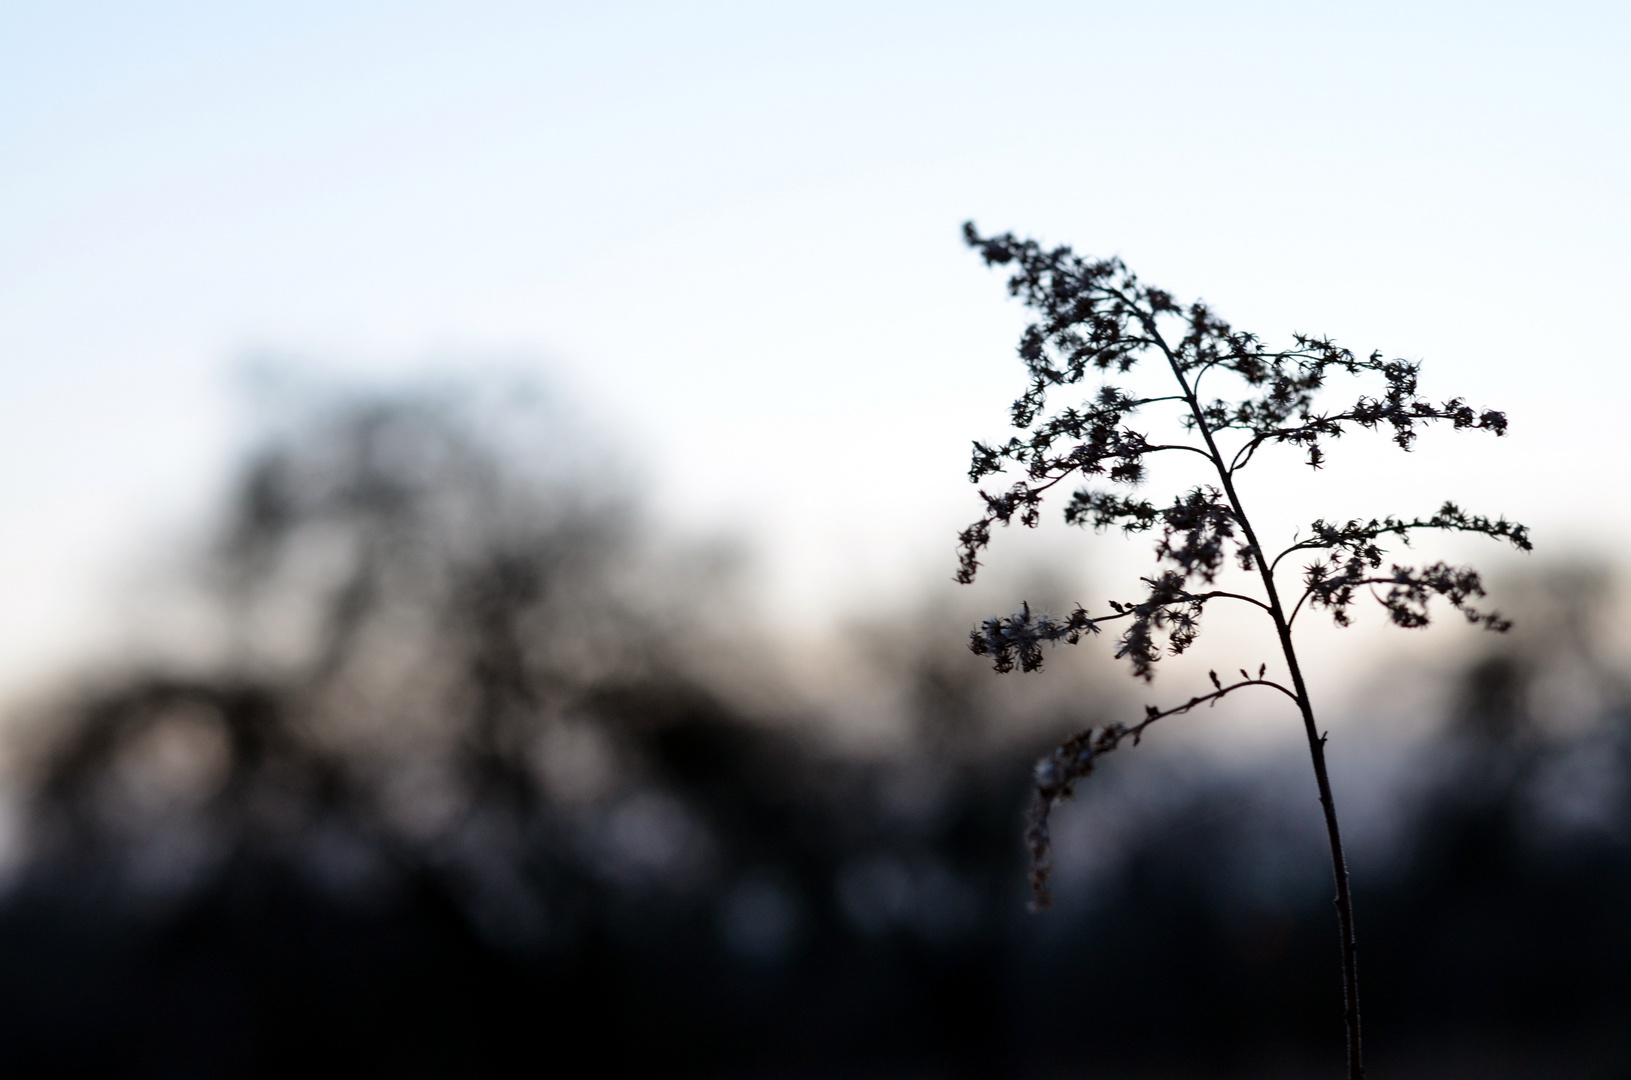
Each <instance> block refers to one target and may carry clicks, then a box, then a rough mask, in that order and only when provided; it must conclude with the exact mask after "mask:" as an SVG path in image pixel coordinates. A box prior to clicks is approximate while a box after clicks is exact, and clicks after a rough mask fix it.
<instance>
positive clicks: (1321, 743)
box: [1145, 318, 1365, 1080]
mask: <svg viewBox="0 0 1631 1080" xmlns="http://www.w3.org/2000/svg"><path fill="white" fill-rule="evenodd" d="M1145 326H1146V328H1147V329H1148V330H1149V332H1150V334H1151V336H1152V337H1153V338H1154V339H1155V341H1156V343H1157V344H1158V345H1159V346H1160V347H1161V350H1162V351H1163V352H1164V353H1166V357H1167V363H1168V364H1169V365H1170V366H1171V368H1172V374H1173V377H1174V378H1176V379H1177V380H1178V385H1179V386H1181V387H1183V391H1184V400H1185V401H1186V402H1188V404H1189V410H1190V415H1192V416H1193V417H1194V418H1195V426H1196V428H1197V429H1198V430H1199V431H1200V433H1201V438H1203V439H1204V440H1205V441H1206V449H1207V454H1208V456H1209V457H1210V458H1211V459H1212V464H1213V466H1214V467H1215V468H1216V469H1217V473H1218V479H1219V480H1220V481H1221V482H1222V484H1223V491H1224V494H1225V495H1226V496H1227V497H1228V499H1229V507H1230V509H1231V510H1232V511H1233V512H1234V515H1235V520H1237V521H1239V522H1240V528H1241V531H1242V532H1244V533H1245V535H1246V543H1247V544H1249V545H1250V548H1251V551H1252V552H1253V553H1254V555H1255V557H1256V558H1255V561H1256V563H1257V569H1258V571H1259V572H1260V573H1261V574H1262V577H1263V588H1264V591H1265V592H1266V593H1267V594H1268V601H1269V602H1268V608H1269V614H1270V616H1272V617H1273V619H1274V629H1275V631H1276V632H1277V633H1278V634H1279V635H1280V652H1281V653H1282V654H1283V655H1284V656H1285V661H1286V667H1288V668H1289V669H1290V670H1291V685H1292V688H1293V689H1294V690H1295V691H1296V695H1297V708H1298V710H1299V711H1300V712H1301V713H1302V718H1303V729H1304V731H1305V733H1306V734H1307V736H1308V753H1309V756H1310V757H1311V758H1312V759H1313V763H1314V780H1315V782H1316V783H1317V784H1318V786H1319V797H1320V806H1321V807H1322V808H1323V809H1324V811H1325V833H1326V836H1327V837H1328V838H1329V840H1330V844H1331V871H1332V873H1333V875H1334V876H1335V877H1336V892H1337V894H1336V908H1337V926H1338V931H1339V933H1340V934H1341V937H1342V997H1343V1014H1342V1015H1343V1021H1344V1022H1345V1024H1346V1025H1347V1029H1348V1080H1363V1077H1364V1075H1365V1066H1364V1061H1363V1059H1362V1057H1361V1055H1360V1043H1359V954H1358V947H1357V945H1356V944H1355V941H1354V916H1353V896H1352V894H1351V892H1350V890H1349V886H1348V860H1347V858H1346V857H1345V856H1344V855H1343V853H1342V831H1341V830H1340V829H1339V828H1338V826H1337V811H1336V801H1335V800H1334V799H1333V798H1332V796H1331V778H1330V775H1329V773H1328V772H1327V771H1326V768H1325V736H1324V735H1321V734H1320V732H1319V728H1318V726H1317V725H1316V724H1315V722H1314V706H1313V704H1312V703H1311V702H1310V701H1309V697H1308V685H1307V683H1306V682H1304V680H1303V672H1302V665H1301V664H1299V663H1298V662H1297V650H1296V648H1295V647H1294V646H1293V645H1292V641H1291V624H1290V622H1289V621H1288V620H1287V619H1286V613H1285V607H1284V605H1282V604H1281V603H1280V593H1279V590H1278V589H1276V588H1275V587H1274V571H1273V568H1272V567H1271V566H1270V565H1269V561H1268V558H1267V557H1266V554H1265V552H1264V549H1263V546H1262V545H1261V544H1259V543H1258V542H1257V534H1256V532H1255V531H1253V529H1252V524H1251V521H1250V520H1249V519H1248V518H1247V517H1246V511H1245V508H1244V507H1242V506H1241V503H1240V496H1239V495H1238V494H1236V493H1235V485H1234V477H1233V476H1232V475H1231V473H1230V471H1229V468H1228V466H1227V465H1226V464H1225V463H1224V460H1223V455H1222V454H1220V453H1219V452H1218V447H1217V443H1216V442H1215V441H1213V438H1212V430H1211V428H1209V427H1208V426H1207V423H1206V416H1205V414H1204V413H1203V412H1202V410H1201V403H1200V400H1199V399H1198V398H1197V397H1196V396H1195V392H1194V391H1193V390H1192V389H1191V388H1190V385H1189V380H1188V379H1187V378H1185V377H1184V372H1183V369H1182V368H1181V367H1180V366H1179V364H1178V358H1177V357H1176V356H1175V355H1174V354H1173V353H1172V350H1170V349H1168V348H1167V345H1166V342H1165V341H1163V340H1162V339H1161V336H1160V334H1159V332H1157V331H1156V329H1155V325H1154V319H1153V318H1148V319H1146V320H1145Z"/></svg>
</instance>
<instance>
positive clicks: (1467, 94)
mask: <svg viewBox="0 0 1631 1080" xmlns="http://www.w3.org/2000/svg"><path fill="white" fill-rule="evenodd" d="M1628 37H1631V35H1628V33H1627V15H1626V13H1625V12H1624V10H1623V9H1622V8H1619V7H1615V6H1609V5H1596V6H1592V5H1574V6H1567V5H1565V6H1555V5H1554V6H1549V7H1547V8H1545V9H1538V8H1533V7H1528V6H1523V7H1520V6H1516V5H1513V6H1507V7H1497V6H1491V5H1478V6H1473V5H1470V4H1457V5H1450V4H1445V5H1437V6H1430V7H1427V8H1423V7H1422V6H1420V5H1366V6H1364V7H1362V8H1361V7H1359V6H1350V7H1346V8H1340V9H1339V8H1334V7H1329V8H1324V9H1322V10H1321V11H1318V12H1315V11H1312V10H1309V9H1307V8H1306V7H1304V6H1300V5H1289V4H1252V5H1237V6H1234V7H1231V8H1230V9H1229V10H1228V11H1227V12H1226V11H1224V10H1223V9H1222V8H1220V7H1216V6H1212V5H1201V4H1177V3H1174V4H1160V5H1138V6H1136V7H1135V6H1129V5H1083V4H1070V5H1065V4H1010V5H1003V6H1002V7H1001V8H1000V9H999V8H995V7H990V6H984V5H947V4H937V5H925V4H881V5H880V4H864V5H863V4H823V5H819V6H815V5H811V6H808V7H804V8H799V9H795V8H777V9H770V8H766V7H764V6H762V5H749V4H692V5H657V4H622V5H619V4H601V5H594V6H592V7H571V6H567V5H518V4H498V3H467V4H459V5H451V4H443V5H436V4H414V5H385V4H368V3H344V2H340V3H326V4H311V3H305V4H285V5H278V6H276V7H273V6H270V5H267V6H265V7H262V8H260V9H250V8H247V7H244V6H228V7H222V6H220V5H205V4H186V3H165V4H159V5H150V6H147V7H146V8H144V9H142V10H141V11H140V12H138V11H137V10H136V9H132V8H128V7H126V6H123V5H115V4H78V5H74V4H44V3H36V4H18V5H12V6H11V7H9V8H7V9H6V11H5V12H4V13H3V14H0V150H3V154H4V158H3V160H4V161H5V168H4V169H3V170H0V359H3V363H4V367H3V371H4V375H5V382H4V386H5V391H4V393H0V451H3V452H0V492H3V493H4V499H5V504H6V505H7V506H8V507H9V509H10V511H11V512H10V514H9V515H8V519H7V520H8V522H9V528H7V529H6V530H5V533H4V541H3V542H0V590H3V592H0V595H4V596H5V598H6V603H5V612H6V614H5V616H4V618H3V619H0V692H5V691H7V690H8V689H12V690H15V689H19V688H26V687H29V686H32V685H34V684H35V683H36V682H37V681H38V679H40V678H41V677H42V673H49V672H50V671H52V670H53V668H54V666H55V665H60V664H61V663H63V662H65V661H67V660H71V659H72V658H73V657H75V656H77V655H79V654H80V653H81V652H82V651H83V649H84V648H85V647H86V643H87V642H94V641H96V640H98V635H99V633H101V630H100V629H99V628H100V627H102V626H103V624H104V623H105V622H106V621H107V619H106V616H107V613H108V611H109V607H108V604H109V601H108V599H107V596H108V592H109V589H110V586H111V585H112V583H114V582H116V581H117V580H119V577H120V575H121V574H123V573H126V572H127V571H126V569H125V568H127V567H128V566H130V565H132V560H133V559H137V560H139V559H143V558H147V557H148V555H149V553H150V552H151V551H152V550H153V548H154V547H155V545H160V546H162V545H163V544H164V543H166V542H173V540H174V538H175V537H177V536H180V535H184V534H185V533H186V532H187V530H189V529H195V528H197V527H199V526H200V525H201V524H202V515H203V514H204V512H205V511H206V510H208V509H209V508H210V506H211V501H210V500H211V498H212V496H213V495H214V494H215V493H217V492H218V491H219V490H220V486H221V484H222V483H223V481H224V477H225V474H224V471H223V470H224V469H225V467H226V466H227V465H228V464H230V461H231V454H232V452H233V450H234V449H236V448H237V447H239V446H240V445H241V442H242V438H243V436H242V433H241V426H242V425H241V423H240V421H239V418H240V417H241V415H242V412H243V409H242V406H241V403H240V402H238V401H236V400H235V399H234V394H235V393H237V391H236V390H235V389H234V387H235V386H236V385H237V383H238V380H237V379H236V376H235V373H236V372H239V371H241V369H242V367H243V365H244V364H245V361H246V358H251V357H255V356H273V357H285V358H289V359H290V360H291V361H293V362H295V363H296V364H298V365H300V366H302V367H304V368H305V369H306V370H309V371H315V372H323V371H329V372H333V373H335V375H336V377H338V378H342V379H355V378H381V379H391V378H402V377H406V376H409V375H412V374H414V373H417V372H422V371H426V370H433V371H441V372H447V371H450V370H457V369H458V368H460V367H461V366H482V367H488V366H493V365H494V364H500V365H505V366H508V367H509V368H510V369H512V370H514V369H517V368H520V369H527V370H534V371H536V372H537V373H538V374H539V377H540V379H541V381H543V382H544V383H545V385H546V386H554V387H557V388H558V389H559V391H560V393H561V394H562V395H563V396H564V397H565V398H566V399H567V400H568V401H570V402H571V403H573V404H575V405H577V406H579V407H580V408H581V409H582V410H583V411H584V413H585V414H586V415H587V416H588V417H589V419H590V422H591V423H592V424H595V425H597V426H598V427H599V428H600V429H602V430H605V431H607V432H608V437H609V438H614V439H616V440H617V442H618V444H619V445H620V446H621V447H622V449H623V450H624V452H625V453H626V454H627V456H628V458H629V460H630V462H631V463H632V464H633V466H634V469H635V473H636V475H637V476H638V477H640V478H641V480H642V481H643V482H644V483H646V485H647V494H648V495H649V496H650V498H651V499H652V501H653V502H654V504H655V507H656V509H657V511H658V513H659V515H660V516H661V517H663V518H665V519H667V520H669V521H672V522H674V523H675V524H677V526H678V527H680V528H681V529H683V530H687V531H690V532H694V533H700V534H707V533H714V532H719V533H727V534H734V533H740V534H742V535H743V536H745V537H746V538H747V539H748V540H749V542H750V544H751V545H752V546H753V550H754V551H755V552H756V554H757V556H758V558H759V560H760V563H761V569H760V571H759V574H760V580H761V581H762V583H763V584H762V590H761V595H762V596H763V599H764V601H765V604H766V607H772V606H774V607H776V608H778V609H780V610H781V611H783V612H785V613H786V615H787V619H788V621H789V623H792V622H802V623H810V624H815V625H823V624H826V623H828V622H830V621H832V620H834V619H837V618H841V617H843V616H844V615H845V614H846V613H847V612H850V611H853V610H854V609H856V608H857V607H860V606H862V605H876V604H880V603H882V604H887V603H890V602H894V601H897V600H900V599H903V598H906V597H909V596H913V595H917V594H919V593H920V592H921V591H922V590H923V589H924V588H928V587H932V586H933V585H935V584H936V583H941V582H945V583H946V585H945V587H946V588H947V589H951V588H953V586H951V585H950V584H949V577H950V573H951V569H952V567H953V558H954V557H953V550H952V549H953V542H952V531H953V530H954V529H955V528H956V527H957V526H959V525H961V524H963V523H965V522H966V521H967V520H969V519H971V518H972V517H973V516H975V510H976V506H975V499H974V495H973V492H972V490H971V489H970V488H969V487H968V485H967V484H966V482H965V480H964V471H965V469H966V464H967V447H968V443H969V440H971V439H974V438H992V437H996V436H999V435H1001V434H1002V433H1003V432H1004V430H1005V426H1006V420H1005V416H1006V406H1007V403H1008V401H1009V400H1010V399H1011V398H1012V397H1013V396H1014V394H1015V393H1016V392H1017V391H1018V389H1019V388H1020V384H1021V376H1020V370H1019V367H1018V363H1017V361H1016V360H1015V359H1014V355H1013V343H1014V338H1015V335H1016V333H1017V330H1018V327H1019V326H1020V325H1021V323H1022V321H1023V315H1022V313H1021V311H1020V310H1019V309H1018V308H1017V306H1016V305H1014V304H1013V303H1012V302H1011V301H1009V300H1007V298H1006V297H1005V295H1004V292H1003V288H1002V278H1001V276H1000V275H998V274H995V273H992V272H990V271H987V270H986V269H985V268H984V267H982V266H981V265H980V264H979V260H978V259H977V258H976V257H975V256H974V255H973V253H971V252H968V251H966V250H965V249H963V247H962V245H961V243H960V240H959V236H958V228H959V226H960V224H961V222H962V221H963V220H965V219H967V218H971V217H972V218H974V219H975V220H976V221H977V222H978V223H979V225H980V226H981V227H982V228H983V229H986V230H1003V229H1013V230H1014V231H1016V232H1020V233H1025V234H1032V235H1037V236H1039V237H1041V238H1043V239H1046V240H1049V241H1058V242H1068V243H1071V244H1073V245H1074V246H1075V247H1076V248H1077V249H1078V250H1081V251H1083V252H1088V253H1106V254H1108V253H1117V254H1120V255H1122V256H1123V257H1124V258H1125V259H1126V260H1127V262H1128V263H1129V265H1131V266H1132V267H1133V269H1134V270H1136V271H1137V272H1138V273H1139V274H1140V275H1141V276H1142V277H1143V278H1145V279H1146V280H1148V281H1151V282H1153V283H1157V284H1160V285H1162V286H1163V287H1166V288H1169V289H1171V290H1173V291H1174V292H1175V293H1176V294H1178V295H1179V296H1180V297H1181V298H1189V297H1192V296H1195V295H1202V296H1204V297H1205V298H1206V299H1207V300H1208V301H1210V302H1211V303H1212V304H1213V305H1214V306H1215V307H1216V308H1217V309H1218V311H1219V312H1220V313H1221V314H1222V315H1224V316H1225V317H1226V318H1228V319H1230V320H1231V321H1233V322H1234V323H1235V324H1236V325H1238V326H1240V327H1242V328H1246V329H1251V330H1255V331H1257V332H1259V333H1261V334H1263V335H1264V336H1265V337H1266V338H1268V339H1269V340H1271V341H1273V340H1280V339H1283V338H1284V337H1285V336H1288V335H1289V334H1290V333H1291V332H1292V331H1293V330H1306V331H1310V332H1319V333H1329V334H1331V335H1333V336H1335V337H1336V338H1337V339H1338V340H1339V341H1341V342H1342V343H1344V344H1346V345H1348V346H1350V347H1351V348H1353V349H1355V350H1356V351H1366V352H1368V351H1369V350H1370V349H1371V348H1380V349H1382V350H1383V351H1384V352H1387V353H1389V354H1392V355H1404V356H1408V357H1411V358H1419V359H1422V360H1424V361H1425V370H1424V385H1425V387H1426V389H1427V391H1428V392H1429V393H1432V394H1439V395H1441V396H1442V395H1448V394H1462V395H1465V396H1466V397H1468V398H1469V399H1470V400H1471V401H1473V403H1474V404H1475V405H1479V406H1481V407H1482V406H1490V407H1497V408H1503V409H1505V410H1507V412H1508V413H1509V415H1510V416H1511V418H1512V423H1513V427H1512V433H1511V435H1510V436H1509V437H1508V438H1507V439H1504V440H1501V441H1500V442H1499V443H1497V442H1495V441H1494V440H1491V439H1488V438H1485V437H1481V436H1462V437H1458V438H1454V439H1431V440H1424V445H1423V448H1422V450H1421V451H1420V452H1419V453H1418V454H1417V455H1415V457H1414V458H1412V459H1400V458H1399V456H1398V455H1397V454H1396V453H1389V452H1387V451H1385V450H1382V449H1380V447H1381V445H1382V443H1383V442H1384V440H1383V439H1381V438H1377V439H1376V440H1374V442H1375V443H1376V446H1377V448H1378V449H1376V450H1372V449H1371V448H1370V447H1368V446H1367V447H1364V448H1361V445H1360V444H1361V442H1362V440H1360V439H1349V440H1344V441H1343V443H1342V444H1339V445H1337V446H1335V447H1333V455H1332V456H1333V459H1334V460H1333V464H1332V472H1331V475H1330V476H1326V477H1323V478H1321V484H1320V485H1313V486H1309V487H1307V488H1304V487H1303V486H1302V484H1303V481H1301V480H1298V479H1295V478H1292V477H1291V476H1290V474H1289V473H1288V474H1286V475H1287V477H1288V478H1287V480H1286V481H1285V484H1286V485H1287V486H1286V488H1285V489H1284V490H1283V491H1280V490H1277V491H1274V492H1265V493H1264V495H1263V498H1265V499H1267V500H1269V502H1270V503H1271V504H1272V507H1271V508H1272V509H1274V510H1275V511H1276V512H1282V511H1283V512H1284V513H1285V515H1286V518H1287V520H1288V521H1292V520H1298V519H1301V518H1307V517H1312V516H1318V515H1319V514H1322V513H1327V514H1328V513H1370V512H1374V511H1376V510H1380V509H1398V510H1400V511H1402V512H1413V511H1415V510H1417V509H1427V510H1430V509H1432V508H1433V507H1436V506H1437V504H1438V502H1439V501H1441V500H1442V499H1443V498H1444V497H1445V496H1446V495H1449V496H1453V497H1456V498H1457V499H1459V500H1460V501H1462V503H1463V505H1466V506H1467V507H1469V508H1470V509H1474V510H1477V511H1479V512H1485V513H1489V514H1498V513H1505V514H1507V515H1508V516H1511V517H1515V518H1518V519H1520V520H1525V521H1529V522H1530V523H1531V524H1532V525H1534V527H1535V536H1536V541H1537V544H1538V545H1539V547H1540V550H1541V552H1542V553H1546V552H1549V551H1550V552H1557V551H1559V550H1560V549H1561V548H1563V547H1566V546H1567V545H1568V544H1569V543H1575V542H1582V541H1581V538H1583V542H1585V543H1588V544H1589V543H1590V541H1591V539H1592V538H1593V537H1599V536H1606V535H1609V530H1617V529H1621V528H1625V527H1627V526H1628V525H1631V510H1628V509H1627V507H1626V500H1625V499H1624V498H1623V497H1622V496H1621V493H1622V492H1624V491H1625V490H1627V488H1628V487H1631V425H1627V424H1625V423H1623V422H1622V420H1621V418H1620V403H1621V402H1622V401H1624V400H1626V399H1627V397H1628V394H1631V385H1628V383H1631V374H1628V373H1631V364H1628V363H1627V359H1628V357H1627V356H1626V352H1627V346H1626V345H1625V344H1624V343H1623V342H1622V341H1621V340H1620V339H1617V338H1615V337H1613V336H1611V335H1608V334H1606V333H1605V326H1606V324H1607V323H1609V322H1610V321H1611V320H1612V318H1613V317H1614V316H1615V315H1616V314H1617V310H1618V305H1619V304H1620V303H1622V302H1623V301H1622V300H1621V296H1622V295H1623V294H1624V293H1625V291H1626V286H1627V284H1631V269H1628V259H1631V255H1628V254H1627V253H1628V252H1631V217H1628V213H1627V201H1626V193H1627V180H1628V176H1631V168H1628V166H1631V153H1628V150H1627V146H1626V143H1625V140H1624V139H1623V137H1622V136H1621V133H1622V132H1623V131H1625V130H1627V126H1628V125H1627V117H1626V115H1625V113H1626V112H1627V110H1628V109H1631V86H1628V85H1627V84H1628V82H1631V75H1628V74H1627V72H1626V69H1625V65H1624V63H1623V56H1624V55H1625V53H1626V50H1627V46H1631V40H1628ZM1277 475H1278V474H1277ZM1334 482H1335V483H1346V484H1349V485H1351V488H1352V495H1351V496H1350V495H1347V494H1343V489H1342V488H1341V487H1327V486H1322V485H1329V484H1332V483H1334ZM1321 492H1328V493H1329V498H1330V499H1331V503H1330V504H1329V508H1328V507H1327V505H1325V504H1321V505H1320V506H1319V507H1318V509H1316V510H1315V511H1314V512H1313V513H1304V512H1303V507H1304V505H1305V503H1306V502H1307V500H1309V499H1315V498H1318V497H1319V495H1320V493H1321ZM1001 540H1002V543H1003V546H1005V547H1015V548H1022V547H1023V546H1024V544H1025V541H1026V540H1027V538H1026V537H1023V536H1019V535H1007V536H1003V537H1002V538H1001ZM1082 550H1083V557H1084V558H1086V557H1087V553H1088V552H1089V550H1091V551H1093V552H1097V551H1099V550H1102V545H1101V546H1095V547H1093V548H1091V549H1088V548H1084V549H1082ZM1134 554H1135V555H1137V557H1139V558H1142V557H1143V549H1142V547H1140V548H1139V549H1138V550H1137V551H1135V552H1134ZM1490 555H1491V557H1493V555H1494V552H1493V550H1492V551H1491V552H1490Z"/></svg>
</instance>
